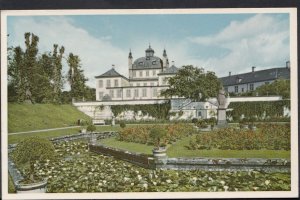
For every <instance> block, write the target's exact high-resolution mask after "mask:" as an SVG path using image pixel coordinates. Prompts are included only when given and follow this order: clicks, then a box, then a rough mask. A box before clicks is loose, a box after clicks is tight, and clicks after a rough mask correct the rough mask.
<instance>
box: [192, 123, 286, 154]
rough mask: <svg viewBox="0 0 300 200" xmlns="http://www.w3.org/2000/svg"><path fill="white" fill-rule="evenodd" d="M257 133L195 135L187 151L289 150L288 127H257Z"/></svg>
mask: <svg viewBox="0 0 300 200" xmlns="http://www.w3.org/2000/svg"><path fill="white" fill-rule="evenodd" d="M259 126H260V128H259V129H258V130H257V131H252V130H238V129H234V128H224V129H219V130H216V131H213V132H210V133H202V134H201V135H197V136H196V138H195V139H192V140H191V141H190V145H189V147H188V148H189V149H210V148H217V149H223V150H229V149H231V150H254V149H257V150H258V149H270V150H282V149H283V150H290V145H291V144H290V134H291V130H290V126H289V125H276V124H269V125H259Z"/></svg>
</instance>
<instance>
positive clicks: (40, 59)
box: [7, 32, 95, 103]
mask: <svg viewBox="0 0 300 200" xmlns="http://www.w3.org/2000/svg"><path fill="white" fill-rule="evenodd" d="M24 37H25V49H24V50H23V49H22V48H21V47H19V46H17V47H9V48H8V58H7V60H8V89H9V90H8V101H10V102H28V103H62V102H64V103H70V102H71V101H70V97H69V96H68V95H67V94H66V93H65V94H64V96H62V89H63V85H64V75H63V74H62V58H63V54H64V51H65V48H64V47H63V46H61V47H60V48H59V47H58V45H57V44H54V45H53V51H52V52H49V53H40V52H39V49H38V42H39V37H38V36H36V35H35V34H33V33H29V32H27V33H25V34H24ZM72 55H73V54H72ZM73 57H75V56H73ZM73 57H72V58H73ZM76 58H77V60H76V59H69V60H68V61H69V63H71V64H73V65H72V66H73V67H74V65H75V67H74V68H76V67H77V68H76V69H78V68H79V67H78V65H79V63H78V62H75V61H74V60H76V61H78V60H79V58H78V56H77V57H76ZM73 61H74V62H73ZM74 63H75V64H74ZM76 64H77V65H76ZM75 71H76V70H75ZM76 72H78V73H77V74H75V80H74V81H75V82H76V83H75V86H74V84H73V83H72V87H71V89H72V88H73V90H72V94H71V96H72V95H75V97H78V96H76V95H80V97H86V98H87V99H89V100H94V99H95V92H94V91H95V89H93V88H89V87H87V86H85V85H84V86H82V84H84V83H85V81H86V79H85V78H84V75H83V70H77V71H76ZM77 85H80V87H79V86H78V87H77ZM92 92H93V93H94V94H92ZM72 97H74V96H72Z"/></svg>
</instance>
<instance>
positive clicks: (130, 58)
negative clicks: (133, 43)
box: [128, 49, 133, 78]
mask: <svg viewBox="0 0 300 200" xmlns="http://www.w3.org/2000/svg"><path fill="white" fill-rule="evenodd" d="M132 60H133V57H132V53H131V49H130V50H129V55H128V69H129V73H128V74H129V78H132Z"/></svg>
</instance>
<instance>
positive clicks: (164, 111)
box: [111, 101, 171, 119]
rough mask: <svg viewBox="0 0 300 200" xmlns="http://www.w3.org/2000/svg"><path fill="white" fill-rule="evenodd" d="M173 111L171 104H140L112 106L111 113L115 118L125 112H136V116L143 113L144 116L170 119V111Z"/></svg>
mask: <svg viewBox="0 0 300 200" xmlns="http://www.w3.org/2000/svg"><path fill="white" fill-rule="evenodd" d="M170 109H171V104H170V102H169V101H168V102H166V103H162V104H139V105H112V106H111V111H112V112H113V114H114V116H116V117H117V116H118V115H120V114H121V113H122V112H125V111H130V110H131V111H134V113H135V115H136V114H137V113H138V111H141V112H142V114H143V115H147V114H148V115H150V116H152V117H154V118H156V119H168V118H169V110H170Z"/></svg>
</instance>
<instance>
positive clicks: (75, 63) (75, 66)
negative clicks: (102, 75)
mask: <svg viewBox="0 0 300 200" xmlns="http://www.w3.org/2000/svg"><path fill="white" fill-rule="evenodd" d="M68 65H69V72H68V81H69V84H70V87H71V96H72V97H73V98H75V99H76V98H77V99H82V98H84V96H85V93H86V92H85V91H86V87H87V86H86V85H85V83H86V81H88V79H87V78H85V76H84V74H83V70H82V69H81V64H80V58H79V57H78V56H76V55H74V54H73V53H70V54H69V57H68Z"/></svg>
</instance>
